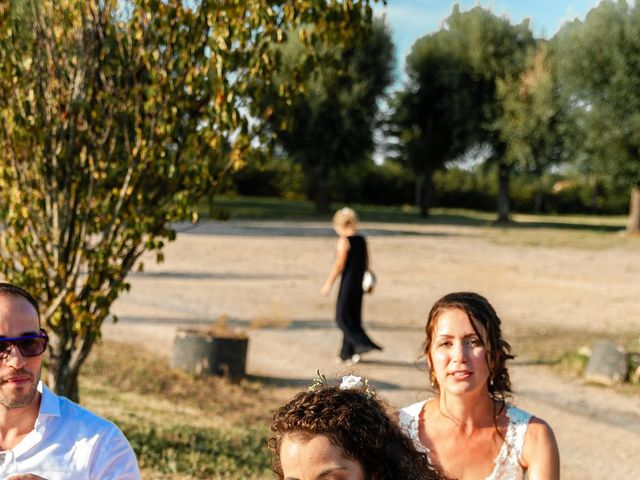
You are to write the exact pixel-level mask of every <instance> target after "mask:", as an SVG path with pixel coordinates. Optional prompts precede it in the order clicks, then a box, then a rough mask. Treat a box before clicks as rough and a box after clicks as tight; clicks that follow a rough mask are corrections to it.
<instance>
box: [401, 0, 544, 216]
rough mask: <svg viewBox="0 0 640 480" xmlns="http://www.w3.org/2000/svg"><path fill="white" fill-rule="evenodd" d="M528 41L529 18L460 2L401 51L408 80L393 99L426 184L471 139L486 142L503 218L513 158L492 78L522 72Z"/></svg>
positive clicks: (476, 143) (506, 211) (481, 145)
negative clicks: (432, 30) (515, 20)
mask: <svg viewBox="0 0 640 480" xmlns="http://www.w3.org/2000/svg"><path fill="white" fill-rule="evenodd" d="M533 46H534V40H533V36H532V34H531V30H530V29H529V24H528V21H526V20H525V21H523V22H522V23H521V24H519V25H515V26H514V25H511V24H510V23H509V21H508V19H506V18H500V17H497V16H495V15H494V14H493V13H491V11H489V10H485V9H483V8H482V7H475V8H473V9H471V10H469V11H467V12H461V11H460V8H459V6H458V5H455V6H454V7H453V11H452V13H451V15H450V16H449V17H448V18H447V19H446V20H445V22H444V25H443V28H442V29H441V30H440V31H439V32H437V33H436V34H434V35H430V36H427V37H423V38H422V39H420V40H418V41H417V42H416V44H415V45H414V47H413V49H412V52H411V54H410V55H409V57H408V58H407V65H408V66H407V72H408V74H409V78H410V83H409V86H408V89H407V90H406V92H405V93H403V94H401V97H404V99H399V103H400V104H402V103H404V104H405V106H404V107H402V110H403V111H404V114H403V115H404V116H405V118H404V119H403V118H399V120H401V123H403V122H404V123H405V128H404V129H403V135H404V137H405V138H403V139H402V142H401V143H402V144H404V145H405V147H406V149H407V150H406V152H405V154H406V156H407V158H410V159H411V158H412V159H413V160H410V163H411V164H412V165H413V168H414V169H415V170H416V172H417V173H419V175H420V176H421V178H423V179H424V180H422V181H423V182H424V183H425V186H426V188H424V192H429V185H428V179H430V178H431V175H432V173H433V171H434V170H436V169H437V168H440V167H441V166H442V165H443V164H444V163H445V162H446V161H448V160H452V159H453V158H455V156H458V155H460V154H462V153H464V151H465V150H469V149H471V148H474V147H476V150H478V151H485V150H489V151H490V152H491V155H490V157H489V160H488V161H490V162H492V163H495V164H497V166H498V171H499V182H500V188H499V195H498V202H497V209H498V220H499V221H505V220H508V218H509V188H508V187H509V175H510V173H511V170H512V169H513V165H512V164H511V162H510V161H509V157H507V156H506V155H505V154H506V149H507V147H506V145H505V143H504V141H503V139H502V136H501V133H500V131H499V130H498V129H497V128H496V120H497V119H498V118H500V117H501V115H502V108H503V105H502V101H501V99H500V98H499V95H498V90H497V84H498V81H499V80H500V79H506V78H517V77H518V76H519V75H520V73H521V72H522V71H523V69H524V68H525V66H526V59H527V56H528V52H529V50H531V49H532V48H533ZM407 115H408V116H407ZM478 147H479V148H478ZM419 183H420V180H419ZM424 195H425V194H422V195H421V197H423V198H422V199H421V200H420V202H421V204H422V205H423V206H422V207H421V211H422V213H423V214H424V213H425V207H424V205H425V204H427V200H426V199H425V198H424ZM426 196H427V197H428V193H427V194H426Z"/></svg>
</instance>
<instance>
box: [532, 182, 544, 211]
mask: <svg viewBox="0 0 640 480" xmlns="http://www.w3.org/2000/svg"><path fill="white" fill-rule="evenodd" d="M542 195H543V193H542V190H541V189H539V188H537V189H536V192H535V193H534V194H533V213H542V198H543V197H542Z"/></svg>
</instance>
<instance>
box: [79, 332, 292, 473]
mask: <svg viewBox="0 0 640 480" xmlns="http://www.w3.org/2000/svg"><path fill="white" fill-rule="evenodd" d="M80 389H81V400H82V403H83V405H85V406H86V407H87V408H89V409H91V410H93V411H95V412H97V413H98V414H100V415H103V416H105V417H106V418H109V419H111V420H112V421H114V422H115V423H116V424H118V425H119V426H120V428H121V429H122V431H123V432H124V433H125V435H126V436H127V438H128V439H129V441H130V442H131V445H132V447H133V449H134V451H135V452H136V455H137V457H138V462H139V464H140V468H141V470H142V474H143V478H144V479H148V480H150V479H203V478H216V479H238V480H239V479H259V478H273V476H272V474H271V473H270V459H271V454H270V451H269V450H268V448H267V446H266V441H267V438H268V437H269V424H270V421H271V414H272V412H273V411H274V410H275V409H276V408H277V407H278V406H279V405H280V404H281V403H283V401H284V399H285V398H288V396H290V395H291V393H290V391H289V390H287V389H279V390H276V389H275V388H272V387H269V386H266V385H263V384H261V383H259V382H255V381H248V380H243V381H240V382H239V383H230V382H229V381H227V380H224V379H220V378H215V377H207V378H195V377H192V376H190V375H188V374H186V373H184V372H181V371H178V370H173V369H171V368H170V367H169V365H168V364H167V362H166V361H164V360H161V359H158V358H156V357H154V356H153V355H151V354H149V353H146V352H144V351H140V350H139V349H138V350H136V351H135V352H132V349H131V346H130V345H124V344H119V343H114V342H105V343H104V344H103V345H100V346H98V347H97V348H96V349H95V351H94V352H93V353H92V355H91V357H90V358H89V360H88V361H87V363H86V365H85V366H84V368H83V371H82V375H81V379H80Z"/></svg>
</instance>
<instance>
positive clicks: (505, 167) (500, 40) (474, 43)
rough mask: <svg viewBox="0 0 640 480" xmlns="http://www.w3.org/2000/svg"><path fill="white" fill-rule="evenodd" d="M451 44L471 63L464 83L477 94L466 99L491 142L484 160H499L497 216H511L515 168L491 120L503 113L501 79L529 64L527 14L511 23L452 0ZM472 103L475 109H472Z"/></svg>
mask: <svg viewBox="0 0 640 480" xmlns="http://www.w3.org/2000/svg"><path fill="white" fill-rule="evenodd" d="M444 28H445V30H446V31H447V32H448V33H449V38H450V41H451V48H452V50H453V51H454V52H456V53H455V54H456V55H457V56H458V57H459V58H460V59H462V60H463V61H465V62H466V63H467V64H468V65H469V69H470V70H469V71H470V74H471V78H472V80H471V81H470V82H469V84H468V88H469V89H470V95H471V97H472V98H473V99H474V100H475V101H474V102H473V103H471V104H470V105H469V113H470V115H469V118H470V119H471V120H472V121H474V122H475V119H476V118H480V121H479V122H477V123H476V124H475V128H476V129H477V132H476V135H477V138H478V139H479V143H483V144H485V145H487V146H489V147H490V148H491V152H492V154H491V155H490V156H489V159H488V162H491V163H493V164H495V165H497V169H498V182H499V184H498V199H497V205H496V206H497V215H498V217H497V220H498V221H499V222H502V221H507V220H509V210H510V209H509V177H510V175H511V172H512V170H513V168H514V165H513V162H512V161H511V159H510V158H509V157H508V156H506V151H507V145H505V143H504V141H503V139H502V138H501V133H500V131H499V130H498V129H496V128H495V122H496V120H497V119H498V118H500V116H501V115H502V111H503V105H502V101H501V99H500V98H499V95H498V89H497V85H498V81H499V80H500V79H508V78H517V77H518V76H519V75H520V74H521V73H522V71H523V70H524V69H525V67H526V65H527V62H526V61H527V58H528V56H529V54H530V51H531V50H532V49H533V48H534V46H535V41H534V38H533V35H532V33H531V30H530V28H529V22H528V20H526V19H525V20H523V21H522V23H520V24H519V25H511V24H510V23H509V20H508V19H507V18H504V17H497V16H495V15H494V14H493V13H491V12H490V11H489V10H485V9H483V8H481V7H476V8H473V9H472V10H469V11H468V12H460V10H459V8H458V6H457V5H456V6H455V7H454V9H453V12H452V14H451V15H450V16H449V18H448V19H447V21H446V24H445V27H444ZM474 109H478V110H477V112H478V113H477V114H475V115H474V114H472V112H473V110H474Z"/></svg>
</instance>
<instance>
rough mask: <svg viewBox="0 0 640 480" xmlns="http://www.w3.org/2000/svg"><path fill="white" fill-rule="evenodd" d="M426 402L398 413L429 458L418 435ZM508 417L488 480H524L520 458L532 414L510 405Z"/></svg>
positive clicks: (403, 423) (415, 441) (402, 424)
mask: <svg viewBox="0 0 640 480" xmlns="http://www.w3.org/2000/svg"><path fill="white" fill-rule="evenodd" d="M426 402H427V401H426V400H425V401H422V402H418V403H414V404H413V405H409V406H408V407H405V408H403V409H401V410H400V411H399V412H398V421H399V422H400V426H401V427H402V430H403V431H404V433H405V434H406V435H407V436H409V438H411V440H413V443H414V444H415V446H416V448H417V449H418V450H420V451H421V452H425V453H426V454H427V456H430V453H431V452H430V451H429V449H428V448H427V447H426V446H425V445H423V444H422V443H421V442H420V437H419V434H418V425H419V423H420V412H422V407H424V404H425V403H426ZM507 417H508V418H509V426H508V427H507V434H506V435H505V440H504V443H503V444H502V448H500V452H499V453H498V456H497V457H496V458H495V460H494V461H493V462H494V464H495V467H494V468H493V472H491V475H489V476H488V477H487V479H486V480H522V479H524V471H523V469H522V467H521V466H520V457H521V456H522V445H523V444H524V437H525V434H526V433H527V427H528V426H529V420H530V419H531V414H529V413H527V412H525V411H524V410H520V409H519V408H517V407H514V406H512V405H508V406H507ZM430 460H431V459H430Z"/></svg>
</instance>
